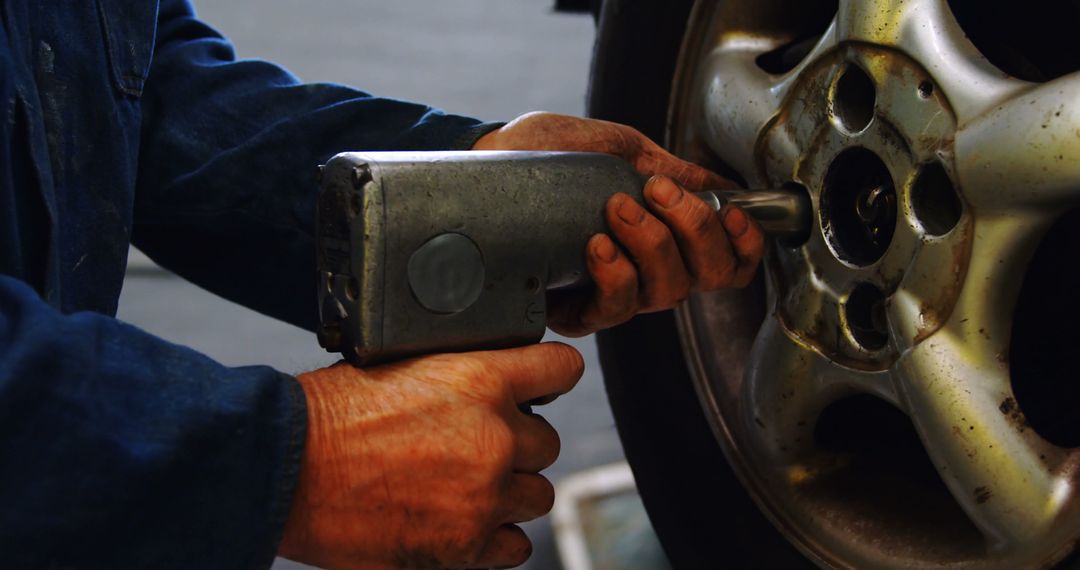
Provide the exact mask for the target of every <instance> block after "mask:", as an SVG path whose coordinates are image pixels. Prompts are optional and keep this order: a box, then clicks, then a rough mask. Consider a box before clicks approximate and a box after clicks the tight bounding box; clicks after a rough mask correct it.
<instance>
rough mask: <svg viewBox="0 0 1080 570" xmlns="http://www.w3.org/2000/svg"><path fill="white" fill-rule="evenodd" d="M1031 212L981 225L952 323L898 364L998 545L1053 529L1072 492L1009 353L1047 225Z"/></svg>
mask: <svg viewBox="0 0 1080 570" xmlns="http://www.w3.org/2000/svg"><path fill="white" fill-rule="evenodd" d="M1045 226H1046V225H1045V224H1039V223H1037V222H1032V221H1030V220H1027V219H1024V218H1013V217H1010V218H1001V219H982V220H980V221H979V223H978V224H977V225H976V238H975V240H974V243H973V245H972V248H973V250H972V256H971V266H970V268H969V272H968V277H967V280H966V283H965V287H964V289H963V291H962V292H961V294H960V297H959V299H958V302H957V305H956V308H955V309H954V310H953V313H952V315H951V316H950V318H949V320H948V322H947V323H946V325H945V327H944V328H943V329H942V330H940V331H938V332H937V334H934V335H933V336H931V337H930V338H929V339H927V340H925V341H923V342H921V343H920V344H918V345H916V346H915V347H914V348H913V349H912V350H910V351H908V352H907V353H906V354H905V355H904V356H903V357H902V358H901V359H900V361H898V363H897V365H896V371H897V375H898V379H899V382H898V384H899V385H900V389H901V391H902V393H903V397H904V401H905V404H906V405H905V407H906V408H907V409H908V410H909V413H910V414H911V416H912V419H913V421H914V423H915V426H916V429H918V431H919V433H920V436H921V437H922V439H923V442H924V443H925V445H926V448H927V451H928V452H929V454H930V456H931V458H932V459H933V461H934V463H935V465H937V467H938V470H939V472H940V473H941V474H942V476H943V478H944V479H945V482H946V484H947V485H948V486H949V488H950V490H951V491H952V493H953V495H954V496H955V497H956V499H957V501H958V502H959V504H960V505H961V507H963V508H964V510H965V511H966V512H967V513H968V515H969V516H970V517H971V518H972V520H973V521H975V523H976V524H977V525H978V526H979V527H980V529H982V530H983V532H984V533H985V534H986V535H987V536H988V537H990V538H991V539H992V540H993V541H994V543H995V544H997V545H998V546H999V547H1004V546H1012V547H1016V546H1017V545H1021V544H1024V543H1025V542H1030V541H1031V540H1032V539H1033V538H1035V537H1039V536H1042V535H1045V534H1047V533H1049V532H1051V531H1052V530H1053V526H1054V523H1055V522H1056V521H1057V520H1058V519H1059V517H1060V516H1061V515H1062V509H1063V507H1064V506H1065V504H1066V501H1065V499H1068V498H1070V497H1069V493H1070V491H1069V490H1070V488H1071V485H1070V483H1071V482H1070V481H1068V480H1066V479H1063V478H1062V476H1059V475H1057V474H1056V471H1057V470H1058V469H1059V468H1063V466H1064V462H1065V461H1066V457H1065V456H1064V454H1063V452H1062V451H1061V450H1059V449H1058V448H1056V447H1053V446H1051V445H1050V444H1048V443H1046V442H1045V441H1043V440H1042V439H1041V438H1040V437H1038V435H1037V434H1035V432H1034V431H1033V430H1031V429H1029V428H1028V426H1027V425H1026V423H1025V421H1024V419H1023V415H1022V414H1021V412H1020V411H1019V408H1018V406H1017V404H1016V401H1015V399H1014V398H1013V393H1012V387H1011V384H1010V377H1009V366H1008V354H1009V353H1008V351H1009V338H1010V333H1011V323H1012V311H1013V308H1014V306H1015V302H1016V298H1017V295H1018V292H1019V289H1020V286H1021V285H1022V281H1023V273H1024V272H1023V270H1022V269H1023V267H1024V266H1025V265H1026V263H1027V260H1028V259H1030V256H1031V253H1032V251H1033V250H1034V248H1035V247H1036V245H1037V243H1038V239H1039V237H1040V236H1041V235H1042V233H1043V231H1044V230H1045Z"/></svg>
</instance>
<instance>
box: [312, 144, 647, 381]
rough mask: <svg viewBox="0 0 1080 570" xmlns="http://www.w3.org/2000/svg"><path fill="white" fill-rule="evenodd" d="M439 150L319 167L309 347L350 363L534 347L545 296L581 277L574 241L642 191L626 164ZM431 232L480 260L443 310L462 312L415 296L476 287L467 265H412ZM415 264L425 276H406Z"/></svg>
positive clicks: (365, 156) (353, 157)
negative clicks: (610, 203) (314, 314)
mask: <svg viewBox="0 0 1080 570" xmlns="http://www.w3.org/2000/svg"><path fill="white" fill-rule="evenodd" d="M438 154H439V156H437V157H434V158H433V155H432V153H407V152H395V153H359V152H356V153H344V154H340V155H338V156H336V157H334V158H333V159H332V160H330V161H329V162H328V163H327V165H326V166H325V168H324V169H323V174H322V182H321V190H320V195H319V201H318V221H317V228H318V230H317V231H318V236H317V243H318V254H317V261H318V266H319V280H320V284H319V305H320V311H321V317H322V323H323V324H322V326H321V328H320V331H319V339H320V343H321V344H322V345H323V346H324V347H325V348H327V350H331V351H339V352H342V353H343V354H344V355H345V356H346V357H347V358H348V359H350V360H351V361H353V362H354V363H356V364H369V363H373V362H379V361H385V360H391V359H395V358H400V357H404V356H409V355H415V354H423V353H427V352H434V351H439V352H446V351H463V350H470V349H480V348H485V349H487V348H498V347H506V346H517V345H523V344H528V343H531V342H536V341H538V340H539V339H540V338H541V337H542V336H543V334H544V330H545V326H546V311H547V306H546V302H545V298H546V296H545V293H546V290H547V289H553V288H561V287H573V286H576V285H580V284H582V283H584V282H585V281H587V279H588V276H587V273H586V269H585V259H584V254H585V244H586V242H587V241H588V239H589V238H590V237H591V236H592V235H594V234H596V233H600V232H604V231H606V228H607V225H606V223H605V222H604V218H603V212H604V204H605V202H606V201H607V200H608V198H610V197H611V196H612V195H613V194H615V193H617V192H626V193H628V194H630V195H632V196H634V198H635V199H638V200H640V199H641V191H642V187H643V185H644V179H643V178H642V177H641V175H639V174H638V173H637V172H635V171H634V170H633V168H632V167H631V166H630V165H629V164H627V163H626V162H624V161H622V160H620V159H618V158H615V157H611V156H607V155H601V154H587V153H552V152H445V153H438ZM440 236H464V237H465V238H467V240H461V239H459V238H457V237H454V239H452V240H444V241H447V242H451V241H452V242H455V243H458V244H459V245H460V243H466V242H467V241H471V242H472V243H473V244H475V246H476V248H477V249H478V250H479V252H480V259H481V260H482V262H481V263H482V265H481V271H482V276H479V278H480V281H478V282H477V283H479V286H480V287H481V289H480V290H479V292H478V294H477V295H475V299H474V300H472V301H471V302H469V301H470V299H471V298H472V296H470V295H465V296H459V297H458V298H454V299H451V301H452V302H450V303H449V305H446V306H448V307H452V308H453V309H458V308H460V310H450V311H448V310H447V309H446V308H445V307H444V306H443V305H444V304H443V303H430V302H429V303H428V306H425V304H424V303H423V302H421V300H420V299H418V295H417V289H418V288H419V289H423V288H424V287H425V285H424V283H423V282H417V281H416V280H417V279H418V278H417V275H429V276H430V277H431V278H433V279H440V280H445V281H446V283H445V285H447V286H448V287H449V288H451V289H453V288H454V287H458V288H461V287H464V288H466V289H468V288H470V287H472V286H473V285H472V283H473V282H474V281H476V279H477V278H478V275H477V274H476V272H475V271H473V270H472V269H466V270H463V269H462V268H461V267H459V266H454V265H447V266H439V265H438V264H437V263H436V265H431V264H430V262H427V261H425V260H426V259H427V258H438V256H432V255H420V258H422V259H421V261H416V259H417V251H418V250H421V248H423V247H424V246H425V244H428V243H429V242H431V241H432V240H433V238H437V237H440ZM440 243H441V242H440ZM431 247H441V246H440V245H439V244H438V243H437V244H436V245H434V246H431ZM429 249H430V248H429ZM441 251H442V250H439V252H440V253H441ZM458 258H460V256H459V257H457V258H454V259H458ZM410 261H412V262H413V267H412V269H413V275H412V278H413V282H410ZM424 263H427V266H426V267H427V269H426V270H427V273H424V272H423V271H421V272H420V273H417V271H416V266H417V265H418V264H420V265H423V264H424ZM470 263H471V262H470ZM421 269H423V267H422V268H421ZM455 272H456V273H457V274H456V275H455ZM441 285H444V284H440V286H441ZM421 293H422V295H421V296H424V294H426V292H425V291H421ZM429 307H436V308H437V309H439V310H436V311H433V310H432V309H431V308H429ZM461 307H463V308H461Z"/></svg>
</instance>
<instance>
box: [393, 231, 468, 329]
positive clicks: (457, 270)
mask: <svg viewBox="0 0 1080 570" xmlns="http://www.w3.org/2000/svg"><path fill="white" fill-rule="evenodd" d="M408 271H409V287H411V288H412V292H413V295H414V296H415V297H416V300H417V301H419V302H420V305H422V306H423V307H424V308H425V309H427V310H429V311H431V312H433V313H443V314H452V313H460V312H461V311H464V310H465V309H468V308H469V307H470V306H472V304H473V303H475V302H476V300H477V299H479V298H480V293H481V292H482V291H483V289H484V258H483V255H481V253H480V248H479V247H477V245H476V243H475V242H474V241H473V240H471V239H469V238H468V237H467V236H464V235H461V234H456V233H445V234H440V235H438V236H435V237H433V238H431V239H430V240H428V241H427V242H425V243H424V245H422V246H420V247H419V248H417V249H416V251H414V252H413V254H412V256H411V257H410V258H409V268H408Z"/></svg>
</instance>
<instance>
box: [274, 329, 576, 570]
mask: <svg viewBox="0 0 1080 570" xmlns="http://www.w3.org/2000/svg"><path fill="white" fill-rule="evenodd" d="M583 366H584V363H583V361H582V359H581V355H579V354H578V352H577V351H575V350H574V349H572V348H570V347H568V346H566V345H563V344H558V343H547V344H541V345H534V346H530V347H526V348H518V349H510V350H500V351H492V352H475V353H469V354H455V355H438V356H428V357H423V358H418V359H414V360H408V361H404V362H400V363H396V364H390V365H386V366H380V367H374V368H370V369H366V370H359V369H356V368H353V367H352V366H349V365H346V364H339V365H337V366H332V367H330V368H325V369H322V370H317V371H315V372H310V373H308V374H302V375H300V377H299V380H300V383H301V385H302V386H303V388H304V393H305V394H306V396H307V401H308V434H307V444H306V448H305V451H304V459H303V466H302V470H301V473H300V480H299V483H298V485H297V489H296V494H295V498H294V500H293V506H292V510H291V511H290V514H289V518H288V521H287V523H286V526H285V537H284V539H283V541H282V544H281V548H280V554H281V555H282V556H285V557H287V558H290V559H293V560H298V561H301V562H306V563H309V564H315V565H318V566H322V567H326V568H334V569H338V568H365V569H368V568H432V569H434V568H493V567H497V568H502V567H512V566H517V565H520V564H522V563H523V562H525V560H526V559H527V558H528V557H529V555H530V553H531V550H532V546H531V544H530V542H529V539H528V538H526V536H525V534H524V532H522V530H521V529H520V528H519V527H517V526H515V525H514V523H518V522H524V521H528V520H532V519H534V518H537V517H540V516H542V515H544V514H545V513H547V512H548V511H549V510H550V509H551V505H552V502H553V501H554V490H553V488H552V486H551V483H549V482H548V481H547V479H545V478H544V477H542V476H540V475H537V472H538V471H540V470H541V469H544V468H546V467H548V466H549V465H551V464H552V463H553V462H554V461H555V458H556V457H557V456H558V454H559V439H558V435H557V434H556V433H555V430H554V429H553V428H552V427H551V426H550V425H549V424H548V423H547V422H546V421H545V420H544V419H543V418H541V417H540V416H538V415H535V414H532V413H529V412H523V411H522V408H521V406H523V405H525V404H526V403H528V402H533V401H536V400H538V399H541V398H545V397H548V396H553V395H558V394H562V393H565V392H567V391H569V390H570V389H571V388H573V386H574V384H575V383H576V382H577V380H578V379H579V378H580V377H581V373H582V370H583ZM526 409H527V408H526Z"/></svg>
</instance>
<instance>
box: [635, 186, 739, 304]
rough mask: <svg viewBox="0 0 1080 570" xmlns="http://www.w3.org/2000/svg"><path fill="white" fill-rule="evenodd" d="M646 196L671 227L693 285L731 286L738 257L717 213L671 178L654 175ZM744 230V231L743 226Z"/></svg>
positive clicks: (709, 287)
mask: <svg viewBox="0 0 1080 570" xmlns="http://www.w3.org/2000/svg"><path fill="white" fill-rule="evenodd" d="M645 198H646V200H648V201H649V205H650V206H652V209H653V211H654V212H656V215H657V216H658V217H659V218H660V219H662V220H663V221H664V222H665V223H666V224H667V225H668V227H670V228H671V230H672V233H673V234H674V236H675V240H676V241H677V242H678V243H679V250H680V251H681V253H682V256H683V260H684V261H685V262H686V266H687V268H688V269H689V270H690V274H691V275H692V276H693V278H694V288H695V289H697V290H701V291H710V290H713V289H720V288H723V287H731V286H732V284H733V283H734V281H735V277H736V274H737V272H738V269H739V259H738V258H737V257H736V255H735V252H734V250H733V248H732V244H731V243H730V242H729V240H728V232H727V231H726V229H725V227H724V225H723V224H722V223H721V222H720V216H719V215H717V213H716V212H714V211H713V209H712V208H710V207H709V206H708V205H707V204H705V202H704V201H702V200H700V199H698V198H697V197H696V196H694V195H692V194H690V193H689V192H686V191H685V190H683V189H682V188H681V187H680V186H679V185H678V184H677V183H676V182H675V181H674V180H672V179H670V178H665V177H662V176H654V177H653V178H652V179H650V180H649V183H648V184H646V185H645ZM743 230H744V232H745V230H746V228H743Z"/></svg>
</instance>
